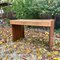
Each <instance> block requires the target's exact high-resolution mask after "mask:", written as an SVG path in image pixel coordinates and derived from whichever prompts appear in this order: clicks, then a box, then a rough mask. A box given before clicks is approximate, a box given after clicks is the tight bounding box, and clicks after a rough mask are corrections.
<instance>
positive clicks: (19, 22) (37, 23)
mask: <svg viewBox="0 0 60 60" xmlns="http://www.w3.org/2000/svg"><path fill="white" fill-rule="evenodd" d="M52 21H54V20H53V19H46V20H45V19H42V20H38V19H32V20H30V19H27V20H25V19H18V20H10V24H13V25H30V26H48V27H49V26H51V22H52Z"/></svg>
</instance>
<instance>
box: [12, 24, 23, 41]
mask: <svg viewBox="0 0 60 60" xmlns="http://www.w3.org/2000/svg"><path fill="white" fill-rule="evenodd" d="M12 35H13V40H14V41H15V40H17V39H19V38H23V37H24V26H21V25H12Z"/></svg>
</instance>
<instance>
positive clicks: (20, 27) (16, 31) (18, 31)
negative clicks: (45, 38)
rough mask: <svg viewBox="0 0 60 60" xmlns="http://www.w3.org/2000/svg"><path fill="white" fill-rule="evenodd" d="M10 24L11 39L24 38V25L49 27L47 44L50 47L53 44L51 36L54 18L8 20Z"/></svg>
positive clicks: (52, 34)
mask: <svg viewBox="0 0 60 60" xmlns="http://www.w3.org/2000/svg"><path fill="white" fill-rule="evenodd" d="M10 24H11V25H12V35H13V40H17V39H19V38H20V37H22V38H24V25H28V26H43V27H49V28H50V31H49V46H50V48H52V46H53V36H54V20H53V19H43V20H41V19H40V20H38V19H33V20H30V19H19V20H10Z"/></svg>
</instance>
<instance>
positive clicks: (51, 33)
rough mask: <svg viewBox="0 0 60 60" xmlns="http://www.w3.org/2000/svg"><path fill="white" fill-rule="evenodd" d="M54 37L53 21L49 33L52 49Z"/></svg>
mask: <svg viewBox="0 0 60 60" xmlns="http://www.w3.org/2000/svg"><path fill="white" fill-rule="evenodd" d="M53 37H54V22H53V21H51V27H50V34H49V45H50V49H52V47H53V40H54V39H53Z"/></svg>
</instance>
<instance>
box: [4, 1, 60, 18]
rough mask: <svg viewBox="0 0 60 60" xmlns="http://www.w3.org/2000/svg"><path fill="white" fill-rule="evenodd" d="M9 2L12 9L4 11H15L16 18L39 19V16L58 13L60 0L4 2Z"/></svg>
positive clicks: (59, 11)
mask: <svg viewBox="0 0 60 60" xmlns="http://www.w3.org/2000/svg"><path fill="white" fill-rule="evenodd" d="M4 1H5V2H11V3H12V7H7V8H4V9H5V11H15V12H16V16H17V18H39V16H40V15H41V14H50V15H55V14H57V13H60V0H4Z"/></svg>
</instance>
